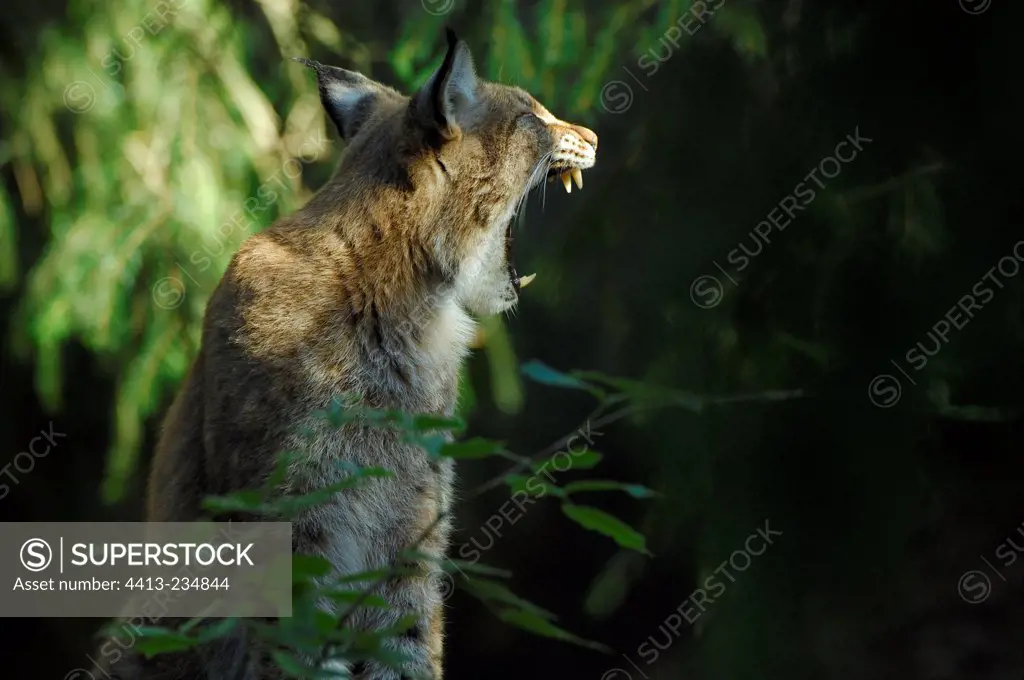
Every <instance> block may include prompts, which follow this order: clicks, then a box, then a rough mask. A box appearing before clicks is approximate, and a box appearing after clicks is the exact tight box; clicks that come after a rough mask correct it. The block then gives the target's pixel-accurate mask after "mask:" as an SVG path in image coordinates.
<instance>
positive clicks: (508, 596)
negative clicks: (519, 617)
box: [463, 578, 555, 619]
mask: <svg viewBox="0 0 1024 680" xmlns="http://www.w3.org/2000/svg"><path fill="white" fill-rule="evenodd" d="M463 587H464V589H465V590H466V591H467V592H469V593H470V594H471V595H473V596H474V597H476V598H477V599H478V600H480V601H482V602H484V603H496V604H501V605H507V606H512V607H514V608H516V609H518V610H522V611H528V612H530V613H532V614H533V615H534V616H536V617H539V618H544V619H553V618H555V615H554V614H552V613H551V612H549V611H547V610H546V609H543V608H541V607H538V606H537V605H535V604H533V603H532V602H530V601H529V600H524V599H523V598H521V597H519V596H518V595H516V594H515V593H513V592H512V591H511V590H509V589H508V587H507V586H506V585H505V584H503V583H496V582H494V581H488V580H487V579H481V578H474V579H467V580H466V581H465V582H464V584H463Z"/></svg>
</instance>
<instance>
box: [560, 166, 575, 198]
mask: <svg viewBox="0 0 1024 680" xmlns="http://www.w3.org/2000/svg"><path fill="white" fill-rule="evenodd" d="M560 177H561V178H562V186H564V187H565V193H567V194H571V193H572V179H571V176H570V175H569V171H568V170H566V171H565V172H563V173H562V174H561V175H560Z"/></svg>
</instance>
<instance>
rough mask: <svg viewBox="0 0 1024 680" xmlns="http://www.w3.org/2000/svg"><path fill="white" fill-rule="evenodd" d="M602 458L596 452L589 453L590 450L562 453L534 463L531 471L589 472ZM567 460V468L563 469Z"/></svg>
mask: <svg viewBox="0 0 1024 680" xmlns="http://www.w3.org/2000/svg"><path fill="white" fill-rule="evenodd" d="M603 457H604V456H602V455H601V454H600V453H598V452H597V451H591V450H590V449H582V450H580V451H562V452H561V453H556V454H555V455H553V456H551V457H550V458H546V459H544V460H542V461H540V462H539V463H534V465H533V471H534V472H541V471H542V470H554V471H556V472H566V471H568V470H589V469H591V468H593V467H594V466H596V465H597V464H598V463H600V462H601V459H602V458H603ZM567 460H568V461H569V467H565V462H566V461H567Z"/></svg>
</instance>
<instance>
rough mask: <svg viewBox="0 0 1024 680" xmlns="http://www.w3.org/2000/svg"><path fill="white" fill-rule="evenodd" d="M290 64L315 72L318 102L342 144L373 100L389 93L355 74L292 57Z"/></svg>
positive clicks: (373, 82) (360, 122)
mask: <svg viewBox="0 0 1024 680" xmlns="http://www.w3.org/2000/svg"><path fill="white" fill-rule="evenodd" d="M293 61H297V62H299V63H300V64H304V65H306V66H308V67H310V68H311V69H313V70H314V71H316V80H317V84H318V85H319V87H320V101H321V103H323V105H324V110H326V111H327V115H328V116H330V118H331V120H332V121H334V125H335V127H337V128H338V134H339V135H341V138H342V139H345V140H350V139H352V138H353V137H355V136H356V133H358V132H359V128H360V127H362V125H363V123H365V122H366V119H367V118H369V115H370V112H371V111H373V107H374V102H375V100H376V99H377V97H379V96H380V95H381V94H383V93H385V92H387V91H388V90H389V88H388V87H386V86H384V85H381V84H380V83H378V82H376V81H373V80H370V79H369V78H367V77H366V76H364V75H363V74H361V73H356V72H355V71H348V70H345V69H343V68H338V67H337V66H327V65H325V64H321V63H320V62H318V61H311V60H309V59H303V58H301V57H293Z"/></svg>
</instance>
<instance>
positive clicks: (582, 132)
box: [568, 123, 597, 151]
mask: <svg viewBox="0 0 1024 680" xmlns="http://www.w3.org/2000/svg"><path fill="white" fill-rule="evenodd" d="M568 125H569V127H570V128H571V129H572V131H573V132H575V133H576V134H578V135H579V136H580V137H581V138H582V139H583V141H584V142H586V143H587V144H589V145H590V146H592V147H594V151H597V133H595V132H594V131H593V130H591V129H590V128H585V127H583V126H582V125H573V124H572V123H568Z"/></svg>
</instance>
